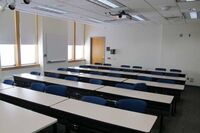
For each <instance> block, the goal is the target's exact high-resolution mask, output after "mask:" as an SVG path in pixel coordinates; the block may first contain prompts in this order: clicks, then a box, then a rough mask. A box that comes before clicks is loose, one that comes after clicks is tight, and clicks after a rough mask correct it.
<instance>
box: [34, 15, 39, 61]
mask: <svg viewBox="0 0 200 133" xmlns="http://www.w3.org/2000/svg"><path fill="white" fill-rule="evenodd" d="M35 18H36V22H35V23H36V43H37V44H36V51H35V62H36V64H39V18H38V15H35Z"/></svg>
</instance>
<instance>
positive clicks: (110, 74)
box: [107, 73, 122, 78]
mask: <svg viewBox="0 0 200 133" xmlns="http://www.w3.org/2000/svg"><path fill="white" fill-rule="evenodd" d="M107 76H110V77H118V78H120V77H122V75H121V74H118V73H108V74H107Z"/></svg>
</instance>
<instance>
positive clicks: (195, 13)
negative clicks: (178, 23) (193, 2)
mask: <svg viewBox="0 0 200 133" xmlns="http://www.w3.org/2000/svg"><path fill="white" fill-rule="evenodd" d="M190 17H191V19H197V12H196V11H191V12H190Z"/></svg>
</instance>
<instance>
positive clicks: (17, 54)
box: [14, 11, 21, 66]
mask: <svg viewBox="0 0 200 133" xmlns="http://www.w3.org/2000/svg"><path fill="white" fill-rule="evenodd" d="M14 14H15V39H16V40H15V41H16V49H15V60H16V66H20V65H21V54H20V53H21V51H20V13H19V11H15V13H14Z"/></svg>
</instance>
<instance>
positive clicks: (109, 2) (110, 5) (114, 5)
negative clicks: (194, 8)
mask: <svg viewBox="0 0 200 133" xmlns="http://www.w3.org/2000/svg"><path fill="white" fill-rule="evenodd" d="M97 1H99V2H101V3H103V4H105V5H107V6H109V7H112V8H118V7H119V6H118V5H116V4H114V3H112V2H111V1H109V0H97Z"/></svg>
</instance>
